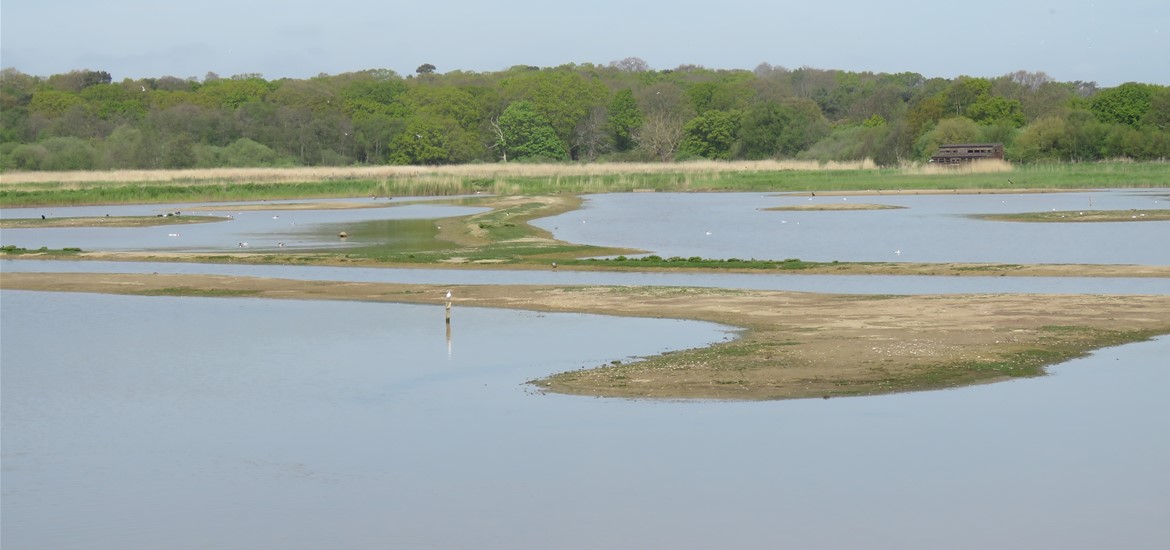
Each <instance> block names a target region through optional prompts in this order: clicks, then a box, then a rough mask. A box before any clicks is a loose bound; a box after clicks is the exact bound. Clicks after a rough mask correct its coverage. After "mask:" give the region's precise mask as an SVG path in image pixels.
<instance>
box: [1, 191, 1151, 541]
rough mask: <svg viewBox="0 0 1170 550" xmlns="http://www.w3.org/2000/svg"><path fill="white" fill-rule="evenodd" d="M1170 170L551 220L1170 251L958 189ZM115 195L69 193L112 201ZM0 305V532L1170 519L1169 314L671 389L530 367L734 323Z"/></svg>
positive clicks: (1017, 529) (948, 535)
mask: <svg viewBox="0 0 1170 550" xmlns="http://www.w3.org/2000/svg"><path fill="white" fill-rule="evenodd" d="M1165 195H1166V192H1165V190H1161V191H1158V192H1147V191H1135V192H1127V191H1109V192H1101V193H1068V194H1054V195H1010V196H1003V195H988V196H959V197H928V196H921V197H850V198H849V199H848V200H859V201H865V202H873V203H881V204H898V205H902V206H907V207H908V208H906V209H904V210H889V211H873V212H819V213H814V212H803V213H799V212H764V211H761V210H759V208H764V207H768V206H779V205H783V204H798V203H801V204H803V203H805V202H810V201H809V199H813V197H796V196H774V195H766V196H765V195H759V194H726V195H725V194H712V195H686V194H661V195H640V194H639V195H600V196H595V197H591V198H590V199H589V203H588V207H587V208H586V209H584V210H582V211H579V212H574V213H570V214H566V215H563V216H560V217H557V218H551V219H548V220H543V221H541V222H540V223H541V224H542V225H544V226H545V227H546V228H548V229H550V230H553V231H554V232H555V233H556V234H557V236H558V237H559V238H562V239H566V240H570V241H574V242H583V243H589V244H603V245H611V246H631V247H638V248H643V249H646V250H651V251H654V252H655V253H658V254H660V255H664V256H671V255H680V256H692V255H700V256H704V257H743V258H748V257H756V258H773V259H784V258H788V257H800V258H802V259H807V260H826V261H829V260H833V259H842V260H854V261H860V260H868V259H874V260H901V261H997V262H1019V263H1035V262H1048V261H1058V262H1087V263H1138V264H1147V265H1166V264H1170V259H1168V257H1167V254H1170V252H1168V251H1170V248H1168V247H1165V245H1164V243H1165V241H1166V237H1167V231H1166V230H1165V228H1166V227H1167V225H1166V224H1165V223H1164V222H1163V223H1132V224H1008V223H1003V222H982V221H976V220H971V219H969V218H966V217H964V216H965V215H966V214H969V213H983V212H996V211H1036V210H1047V209H1050V208H1054V209H1057V210H1071V209H1076V208H1079V207H1080V206H1079V205H1080V203H1085V204H1084V208H1085V209H1088V208H1089V206H1088V201H1089V200H1092V201H1093V204H1094V206H1093V208H1094V209H1128V208H1162V207H1165V206H1164V205H1165V203H1166V201H1167V200H1168V199H1167V198H1166V196H1165ZM395 200H397V199H395ZM814 200H818V201H819V200H826V201H827V200H843V199H841V198H840V197H837V198H834V199H829V198H827V197H826V198H823V199H822V198H821V197H817V198H815V199H814ZM801 201H803V202H801ZM997 205H998V206H997ZM98 208H100V209H101V210H102V212H100V213H98V212H97V211H95V212H88V213H75V212H70V213H68V215H103V214H104V213H107V212H105V210H111V209H110V208H108V207H98ZM118 208H126V209H127V212H121V211H112V210H111V211H110V212H109V213H111V215H136V214H138V215H140V214H141V212H138V211H134V212H130V210H132V209H134V208H136V207H118ZM137 208H143V207H137ZM146 208H148V209H149V208H160V207H146ZM163 208H169V207H163ZM460 208H462V207H453V206H440V205H427V204H418V205H411V206H405V207H399V208H378V209H371V210H358V211H321V212H301V211H278V210H273V211H264V212H256V211H244V212H236V213H235V214H233V216H234V217H235V218H236V219H235V220H233V221H232V222H224V223H213V224H203V225H201V226H184V227H182V229H179V230H177V231H179V232H181V233H182V234H181V235H180V236H178V237H170V236H168V235H167V233H169V232H173V231H176V229H173V228H166V227H163V228H143V229H149V230H148V231H140V232H126V233H122V232H119V231H117V230H112V229H104V230H75V232H74V233H72V234H64V233H62V234H57V233H56V232H57V231H58V230H52V229H44V230H4V231H3V233H2V234H0V240H2V241H3V244H17V245H18V246H26V245H23V244H20V242H15V241H14V240H13V238H14V237H13V235H19V236H21V237H20V238H22V239H24V238H27V239H28V244H27V246H32V247H40V246H49V247H51V248H59V247H61V246H82V247H83V248H88V249H105V250H113V249H155V248H159V249H164V248H169V247H171V248H173V247H175V246H178V247H180V248H181V247H184V246H207V247H209V249H223V248H227V247H231V246H234V244H235V241H237V240H242V239H251V241H250V244H251V245H252V246H257V247H262V246H265V245H262V244H257V243H265V242H269V241H272V242H276V241H277V240H279V239H287V240H289V241H291V240H292V239H293V238H295V237H296V235H297V234H298V233H296V232H294V231H293V230H291V229H290V228H292V227H297V226H300V227H308V228H310V230H309V231H308V233H322V230H321V228H323V227H328V228H330V230H333V229H335V228H336V227H337V225H336V224H337V223H342V224H344V223H349V222H351V221H352V222H354V223H357V222H362V221H371V220H395V219H402V220H410V219H416V220H419V221H418V222H417V223H415V222H410V223H414V224H415V225H417V226H418V227H417V228H415V229H414V230H415V231H426V230H427V228H426V227H423V226H424V225H426V222H425V220H426V219H429V218H435V217H440V216H450V215H459V214H458V213H459V212H463V211H462V210H459V209H460ZM412 209H413V210H412ZM997 209H998V210H997ZM647 212H650V213H652V215H651V214H647ZM54 213H55V214H57V215H65V214H61V213H58V212H54ZM17 214H20V213H14V212H13V211H11V210H4V211H3V212H0V215H2V216H4V217H9V216H12V217H17ZM22 215H26V217H27V216H32V215H39V214H37V213H35V212H25V213H23V214H22ZM273 216H277V217H276V218H273ZM302 216H305V217H304V218H302ZM286 222H287V223H288V224H289V225H288V226H285V225H284V223H286ZM582 222H584V223H582ZM385 223H393V222H385ZM331 224H332V225H331ZM196 227H200V228H202V227H206V228H217V229H208V230H207V231H208V232H209V233H208V234H207V235H202V236H201V235H200V234H199V233H198V232H197V231H196V233H194V234H192V233H190V232H191V231H192V230H193V229H192V228H196ZM394 227H399V226H394ZM412 227H413V226H412ZM797 227H799V228H800V229H799V230H797V229H796V228H797ZM297 231H299V230H297ZM696 231H697V233H696ZM708 231H709V232H710V233H711V234H710V235H707V234H706V233H707V232H708ZM1050 232H1054V233H1052V234H1049V233H1050ZM326 233H327V232H326ZM54 235H56V236H54ZM50 237H52V238H53V239H58V238H59V240H60V244H54V243H56V242H57V241H51V240H50ZM312 238H315V239H319V240H320V239H321V237H312ZM81 239H93V240H92V241H84V242H80V241H79V240H81ZM176 240H181V241H182V242H181V243H180V244H174V243H175V242H176ZM355 240H356V239H355ZM321 242H322V243H324V242H325V241H321ZM87 243H89V244H87ZM298 245H299V244H298ZM306 246H307V245H306ZM338 246H340V244H339V245H338ZM895 251H897V252H900V254H896V255H894V257H890V254H892V253H893V252H895ZM1017 258H1018V259H1017ZM17 271H32V272H36V271H82V272H94V271H96V272H160V273H218V274H229V275H247V276H262V277H285V278H298V279H299V278H305V279H320V280H338V281H387V282H418V283H432V284H444V285H458V284H637V285H643V284H652V285H688V286H723V287H731V288H769V289H783V290H804V291H816V292H855V293H871V292H872V293H899V294H916V293H954V292H1089V293H1102V294H1108V293H1119V294H1126V293H1141V294H1166V293H1168V292H1170V288H1168V287H1167V282H1166V281H1165V280H1160V279H1088V278H1069V279H1063V278H1055V279H1047V278H1027V277H870V276H867V277H848V276H833V277H820V276H793V275H739V274H715V275H707V274H703V275H698V274H638V273H574V272H568V271H564V272H555V271H552V270H547V271H491V270H466V271H462V270H460V271H447V270H427V269H419V270H401V269H393V270H389V269H353V268H346V269H341V268H321V267H295V266H227V265H202V264H127V263H115V262H56V261H25V260H0V272H17ZM0 305H2V307H0V339H2V345H0V366H2V369H3V370H2V384H0V408H2V415H0V416H2V421H3V430H2V431H0V435H2V447H3V476H2V477H0V484H2V502H0V504H2V508H3V515H2V516H0V521H2V525H0V542H2V545H3V546H4V547H5V548H9V547H12V548H29V547H33V548H99V549H100V548H119V549H135V548H164V547H165V548H271V547H276V548H357V549H362V548H469V547H471V548H501V549H527V548H533V549H535V548H549V547H556V548H631V549H633V548H657V547H668V548H716V547H719V548H778V547H792V548H862V547H864V548H879V549H882V548H889V549H895V548H898V549H903V548H960V549H963V548H972V549H984V548H1021V549H1022V548H1029V549H1031V548H1072V549H1078V548H1085V549H1088V548H1094V549H1095V548H1107V547H1108V548H1136V549H1145V548H1150V549H1153V548H1162V547H1163V546H1164V544H1165V541H1166V540H1170V473H1168V472H1170V471H1168V470H1167V469H1166V468H1165V464H1168V463H1170V430H1167V429H1166V428H1167V426H1166V421H1165V419H1166V418H1168V417H1170V410H1167V407H1168V404H1167V403H1168V402H1167V401H1166V400H1165V399H1164V396H1163V394H1164V391H1163V390H1164V388H1165V387H1167V385H1168V383H1170V369H1167V368H1166V364H1167V362H1166V357H1170V339H1167V338H1160V339H1158V340H1155V341H1152V342H1148V343H1142V344H1134V345H1129V346H1123V347H1119V348H1113V349H1108V350H1102V351H1100V352H1098V353H1096V354H1094V355H1092V356H1090V357H1087V358H1085V359H1081V360H1078V361H1073V362H1070V363H1067V364H1064V365H1061V366H1059V367H1058V368H1056V369H1055V374H1053V375H1052V376H1048V377H1044V378H1040V379H1032V380H1022V381H1015V382H1011V383H1004V384H994V385H988V386H981V387H975V388H965V389H960V390H953V391H941V392H930V393H919V394H907V395H897V396H885V397H873V398H855V399H832V400H827V401H826V400H807V401H789V402H766V403H727V402H701V401H700V402H694V401H691V402H657V401H653V402H651V401H627V400H612V399H592V398H582V397H570V396H559V395H542V394H540V393H538V392H535V391H534V390H533V388H532V387H530V386H527V385H526V384H524V382H525V381H526V380H530V379H533V378H537V377H540V376H544V375H547V374H550V373H553V372H559V371H565V370H572V369H577V368H588V367H593V366H597V365H600V364H604V363H608V362H610V361H613V360H622V361H628V360H630V359H631V358H633V357H637V356H644V355H649V354H654V353H660V352H662V351H665V350H668V349H679V348H686V347H694V346H701V345H706V344H709V343H711V342H715V341H720V340H724V339H727V338H731V337H733V335H734V333H732V332H729V331H728V329H727V328H726V327H720V326H716V325H711V324H706V323H697V322H680V321H668V320H655V319H621V318H611V317H597V316H587V315H553V314H540V313H532V312H517V311H501V310H490V309H475V308H460V307H458V306H457V307H456V309H455V312H454V322H453V324H452V326H451V332H450V334H448V333H447V331H446V326H445V324H444V323H443V321H442V318H443V310H442V308H438V307H430V306H416V305H396V304H363V303H328V302H323V303H317V302H308V301H277V300H253V299H242V298H236V299H216V298H200V299H195V298H174V297H151V298H148V297H128V296H102V295H91V294H55V293H36V292H20V291H4V292H2V293H0Z"/></svg>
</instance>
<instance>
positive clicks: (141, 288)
mask: <svg viewBox="0 0 1170 550" xmlns="http://www.w3.org/2000/svg"><path fill="white" fill-rule="evenodd" d="M0 288H4V289H24V290H41V291H66V292H104V293H116V294H135V295H175V296H247V297H259V298H279V299H312V300H357V301H369V302H404V303H424V304H444V303H446V298H445V293H446V291H447V290H451V291H452V292H453V296H454V298H453V300H452V301H453V313H452V318H453V322H454V323H456V324H457V323H458V322H459V319H458V316H459V313H458V311H459V309H460V308H463V307H498V308H516V309H529V310H538V311H549V312H582V313H598V314H607V315H625V316H640V317H661V318H678V319H695V320H704V321H712V322H717V323H722V324H725V325H728V326H729V327H733V328H736V329H740V332H739V335H738V338H734V339H732V340H729V341H727V342H723V343H719V344H716V345H714V346H711V347H706V348H699V349H692V350H684V351H677V352H672V353H667V354H663V355H659V356H655V357H650V358H647V359H645V360H643V361H638V362H632V363H627V364H621V363H611V364H606V365H598V366H596V367H597V368H583V369H582V370H579V371H573V372H567V373H560V374H556V373H549V374H550V376H549V377H548V378H545V379H542V380H536V381H533V383H535V384H537V385H539V386H541V387H543V388H546V389H547V390H549V391H555V392H563V393H576V394H587V395H600V396H614V397H652V398H712V399H790V398H807V397H835V396H847V395H866V394H877V393H892V392H901V391H912V390H924V389H935V388H944V387H953V386H959V385H967V384H978V383H987V382H994V381H998V380H1005V379H1010V378H1013V377H1019V376H1035V375H1039V374H1042V373H1043V372H1044V367H1045V366H1047V365H1050V364H1054V363H1057V362H1060V361H1064V360H1067V359H1069V358H1072V357H1076V356H1078V355H1083V354H1085V353H1087V352H1089V351H1092V350H1094V349H1098V348H1101V347H1106V346H1111V345H1117V344H1122V343H1128V342H1133V341H1138V340H1143V339H1146V338H1149V337H1152V336H1155V335H1160V334H1167V333H1170V296H1131V295H1124V296H1122V295H1047V294H1046V295H1030V294H978V295H975V294H972V295H925V296H872V295H845V294H816V293H800V292H780V291H755V290H730V289H710V288H689V287H624V286H539V285H465V286H435V285H412V284H390V283H356V282H341V283H339V282H329V281H299V280H286V279H269V278H249V277H228V276H216V275H159V274H144V275H136V274H87V273H6V274H4V275H3V277H0ZM599 344H600V345H603V344H604V343H599Z"/></svg>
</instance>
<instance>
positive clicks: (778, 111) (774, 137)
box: [736, 99, 829, 159]
mask: <svg viewBox="0 0 1170 550" xmlns="http://www.w3.org/2000/svg"><path fill="white" fill-rule="evenodd" d="M828 135H829V123H828V121H827V120H825V117H824V115H823V114H821V110H820V106H818V105H817V104H816V103H815V102H813V101H812V100H808V99H789V100H786V101H784V102H775V101H767V102H763V103H758V104H756V105H754V106H752V108H751V109H748V111H747V112H746V113H744V116H743V122H742V123H741V124H740V129H739V142H738V143H737V151H736V156H738V157H741V158H748V159H765V158H786V157H792V156H795V155H796V153H798V152H800V151H802V150H804V149H806V148H808V147H809V146H811V145H812V144H814V143H816V142H817V141H820V140H821V139H822V138H824V137H825V136H828Z"/></svg>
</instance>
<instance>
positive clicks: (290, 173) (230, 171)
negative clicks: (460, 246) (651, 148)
mask: <svg viewBox="0 0 1170 550" xmlns="http://www.w3.org/2000/svg"><path fill="white" fill-rule="evenodd" d="M875 168H876V166H875V165H874V164H873V162H872V161H869V160H864V161H857V162H849V163H839V162H830V163H824V164H822V163H819V162H816V161H794V160H785V161H778V160H754V161H695V162H678V163H597V164H518V163H510V164H461V165H452V166H317V167H297V168H209V169H192V170H112V171H76V172H9V173H5V174H3V175H0V184H18V183H50V182H52V183H91V182H111V183H136V182H183V183H198V182H207V183H222V182H238V181H246V182H250V183H293V182H307V181H330V180H372V181H379V180H388V179H412V178H420V179H421V178H426V179H430V178H435V177H439V178H443V177H450V178H508V177H517V178H523V177H556V176H574V177H581V176H585V177H589V176H615V175H627V174H712V173H720V172H777V171H816V170H872V169H875Z"/></svg>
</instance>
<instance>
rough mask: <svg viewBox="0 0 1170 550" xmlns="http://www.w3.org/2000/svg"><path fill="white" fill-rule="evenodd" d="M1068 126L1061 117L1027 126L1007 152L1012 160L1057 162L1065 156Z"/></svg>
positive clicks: (1047, 118) (1042, 120)
mask: <svg viewBox="0 0 1170 550" xmlns="http://www.w3.org/2000/svg"><path fill="white" fill-rule="evenodd" d="M1067 134H1068V124H1067V123H1066V122H1065V120H1064V119H1063V118H1061V117H1057V116H1049V117H1045V118H1042V119H1040V120H1037V121H1035V122H1033V123H1032V124H1029V125H1028V127H1027V128H1024V129H1023V131H1021V132H1020V135H1019V136H1018V137H1017V138H1016V141H1015V146H1014V148H1013V149H1011V150H1009V151H1008V153H1009V154H1008V156H1009V158H1010V159H1012V160H1021V161H1038V160H1057V159H1060V158H1063V157H1064V155H1065V145H1064V142H1065V139H1066V138H1067Z"/></svg>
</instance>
